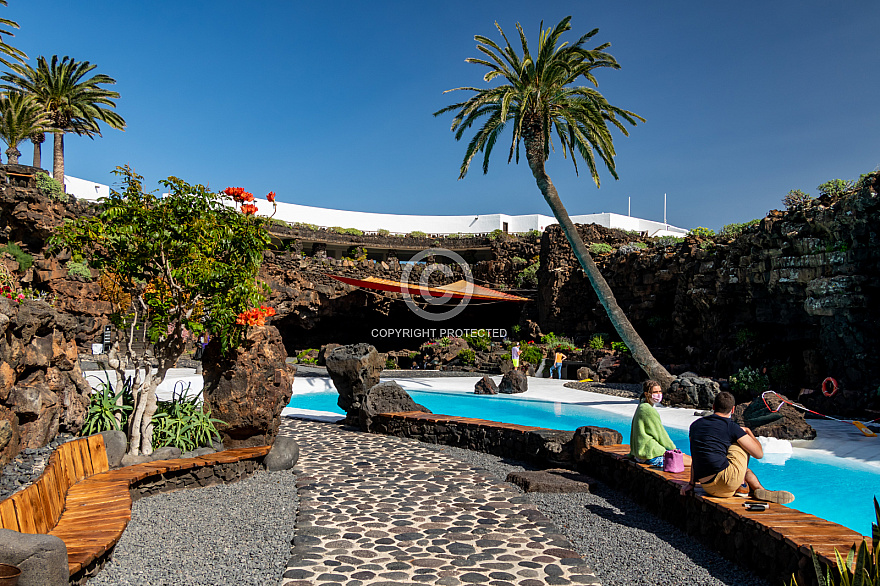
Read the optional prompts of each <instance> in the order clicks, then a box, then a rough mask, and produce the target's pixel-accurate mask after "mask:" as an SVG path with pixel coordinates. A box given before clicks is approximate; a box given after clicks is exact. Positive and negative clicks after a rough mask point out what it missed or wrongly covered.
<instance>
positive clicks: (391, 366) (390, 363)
mask: <svg viewBox="0 0 880 586" xmlns="http://www.w3.org/2000/svg"><path fill="white" fill-rule="evenodd" d="M385 368H386V369H388V370H397V362H396V361H395V360H394V359H393V358H386V359H385Z"/></svg>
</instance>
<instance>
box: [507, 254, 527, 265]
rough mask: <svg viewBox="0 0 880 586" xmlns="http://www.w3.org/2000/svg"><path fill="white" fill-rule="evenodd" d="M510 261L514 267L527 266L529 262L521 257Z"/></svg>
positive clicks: (515, 257)
mask: <svg viewBox="0 0 880 586" xmlns="http://www.w3.org/2000/svg"><path fill="white" fill-rule="evenodd" d="M510 261H511V262H512V263H513V264H514V265H525V264H529V261H527V260H526V259H524V258H523V257H521V256H514V257H513V258H511V259H510Z"/></svg>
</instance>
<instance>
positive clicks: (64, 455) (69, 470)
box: [55, 442, 77, 489]
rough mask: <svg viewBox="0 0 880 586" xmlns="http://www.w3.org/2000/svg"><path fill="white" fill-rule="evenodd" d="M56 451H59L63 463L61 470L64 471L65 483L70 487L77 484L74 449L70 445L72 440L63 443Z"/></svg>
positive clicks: (59, 457)
mask: <svg viewBox="0 0 880 586" xmlns="http://www.w3.org/2000/svg"><path fill="white" fill-rule="evenodd" d="M55 451H56V452H57V453H58V459H59V461H60V463H61V471H62V472H64V484H66V485H67V488H68V489H69V488H70V487H71V486H73V485H74V484H76V481H77V476H76V468H75V466H74V465H73V450H72V449H71V447H70V442H67V443H66V444H63V445H62V446H61V447H59V448H58V449H57V450H55Z"/></svg>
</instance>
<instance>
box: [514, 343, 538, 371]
mask: <svg viewBox="0 0 880 586" xmlns="http://www.w3.org/2000/svg"><path fill="white" fill-rule="evenodd" d="M519 357H520V358H521V359H522V360H523V361H525V362H528V363H529V364H532V365H534V366H538V364H540V363H541V361H542V360H543V359H544V352H543V351H542V350H541V349H540V348H539V347H538V346H535V345H534V344H527V345H525V346H524V347H523V348H522V351H521V352H520V355H519Z"/></svg>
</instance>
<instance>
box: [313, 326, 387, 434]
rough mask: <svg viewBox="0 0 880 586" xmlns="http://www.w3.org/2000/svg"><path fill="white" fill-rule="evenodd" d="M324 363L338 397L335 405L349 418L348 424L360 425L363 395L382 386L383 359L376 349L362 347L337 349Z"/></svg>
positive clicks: (355, 345) (362, 345) (329, 354)
mask: <svg viewBox="0 0 880 586" xmlns="http://www.w3.org/2000/svg"><path fill="white" fill-rule="evenodd" d="M325 360H326V362H327V373H328V374H329V375H330V378H331V379H332V380H333V385H334V386H335V387H336V391H337V392H338V393H339V399H337V401H336V404H337V405H339V407H340V408H342V409H343V410H344V411H345V412H346V413H347V414H348V417H347V418H346V422H347V423H349V424H350V425H359V424H360V419H359V415H358V413H359V412H360V409H361V404H362V402H363V398H364V395H366V394H367V391H368V390H370V389H371V388H373V387H374V386H376V384H378V382H379V373H381V372H382V367H383V366H384V364H383V363H382V358H381V357H380V356H379V353H378V352H376V348H374V347H373V346H371V345H369V344H363V343H362V344H351V345H349V346H340V347H338V348H334V349H333V350H332V351H331V352H329V353H328V354H327V356H326V357H325Z"/></svg>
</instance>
